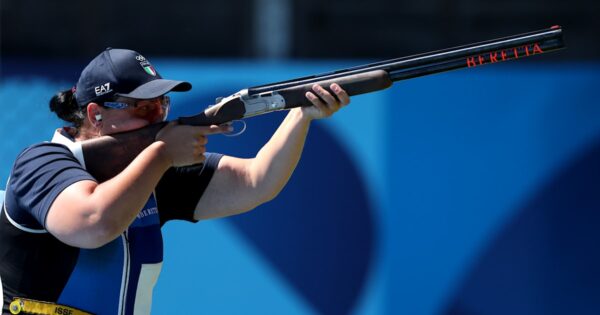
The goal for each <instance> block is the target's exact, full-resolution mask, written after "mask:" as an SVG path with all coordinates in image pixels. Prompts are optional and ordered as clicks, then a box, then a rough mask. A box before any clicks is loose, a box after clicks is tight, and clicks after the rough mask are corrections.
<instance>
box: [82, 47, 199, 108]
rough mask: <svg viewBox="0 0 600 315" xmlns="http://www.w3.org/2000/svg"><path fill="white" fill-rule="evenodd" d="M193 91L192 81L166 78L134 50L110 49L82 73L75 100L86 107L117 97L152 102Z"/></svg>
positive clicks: (95, 59) (97, 57)
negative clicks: (174, 92)
mask: <svg viewBox="0 0 600 315" xmlns="http://www.w3.org/2000/svg"><path fill="white" fill-rule="evenodd" d="M191 88H192V85H191V84H190V83H189V82H184V81H174V80H166V79H163V78H162V77H161V76H160V74H158V72H157V71H156V69H154V67H153V66H152V64H150V61H148V59H146V58H144V56H142V55H141V54H139V53H137V52H135V51H133V50H129V49H115V48H108V49H106V50H105V51H103V52H102V53H101V54H99V55H98V56H96V58H94V59H93V60H92V61H91V62H90V63H89V64H88V65H87V67H85V69H83V71H82V72H81V76H80V77H79V81H78V82H77V85H76V88H75V98H76V99H77V103H78V104H79V106H81V107H84V106H86V105H87V104H88V103H90V102H98V103H99V102H104V101H107V100H110V99H113V98H114V97H115V96H117V97H118V96H124V97H130V98H137V99H150V98H155V97H159V96H161V95H163V94H166V93H168V92H170V91H177V92H185V91H189V90H190V89H191Z"/></svg>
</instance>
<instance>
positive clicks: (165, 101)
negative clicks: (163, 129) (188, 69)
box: [102, 95, 171, 121]
mask: <svg viewBox="0 0 600 315" xmlns="http://www.w3.org/2000/svg"><path fill="white" fill-rule="evenodd" d="M130 100H132V101H133V104H132V103H129V102H126V101H122V100H121V101H112V102H104V103H103V104H102V106H104V107H107V108H110V109H127V108H138V106H139V105H138V103H139V102H144V101H152V102H153V103H154V102H156V101H160V107H161V108H162V111H163V117H162V121H166V120H167V117H168V116H169V109H170V108H171V97H169V96H168V95H162V96H159V97H157V98H152V99H133V98H132V99H130Z"/></svg>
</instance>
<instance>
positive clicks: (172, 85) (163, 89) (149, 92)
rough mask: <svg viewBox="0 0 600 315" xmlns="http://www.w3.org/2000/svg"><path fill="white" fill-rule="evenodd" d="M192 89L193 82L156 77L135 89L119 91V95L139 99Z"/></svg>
mask: <svg viewBox="0 0 600 315" xmlns="http://www.w3.org/2000/svg"><path fill="white" fill-rule="evenodd" d="M191 89H192V84H191V83H189V82H185V81H174V80H166V79H156V80H152V81H150V82H147V83H145V84H142V85H140V86H138V87H137V88H136V89H135V90H133V91H131V92H129V93H127V94H123V93H117V95H118V96H123V97H130V98H137V99H141V100H144V99H149V98H155V97H159V96H161V95H164V94H167V93H169V92H171V91H174V92H186V91H189V90H191Z"/></svg>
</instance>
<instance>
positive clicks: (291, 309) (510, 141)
mask: <svg viewBox="0 0 600 315" xmlns="http://www.w3.org/2000/svg"><path fill="white" fill-rule="evenodd" d="M3 62H4V65H3V67H4V69H6V70H5V72H4V73H3V74H2V81H1V86H0V103H1V104H2V108H3V115H2V117H1V118H0V121H1V123H0V134H1V135H2V137H3V139H4V144H5V145H4V147H3V148H4V150H3V151H2V152H0V180H2V181H3V182H5V181H6V178H7V176H8V173H9V169H10V166H11V163H12V160H13V159H14V157H15V156H16V154H17V153H18V152H19V151H20V150H21V149H22V148H23V147H25V146H26V145H27V144H30V143H33V142H36V141H42V140H46V139H49V138H50V136H51V134H52V131H53V129H54V128H56V127H58V126H60V122H59V121H58V120H57V119H55V118H53V117H52V116H51V115H50V114H49V113H48V110H47V101H48V100H49V98H50V96H51V95H52V94H53V93H54V92H56V91H57V90H59V89H64V88H67V87H70V86H71V85H72V84H73V82H74V81H75V80H76V77H77V75H78V73H77V71H78V70H79V69H81V67H82V64H77V63H63V64H60V65H57V64H56V63H46V62H45V61H43V60H41V61H40V60H8V61H6V60H3ZM153 62H154V64H155V65H156V67H157V68H158V69H159V71H160V72H161V74H162V75H163V76H165V77H172V78H179V79H185V80H188V81H191V82H192V83H193V85H194V89H193V91H192V92H190V93H186V94H174V95H173V98H174V103H175V104H176V105H175V108H174V111H173V116H172V117H176V116H178V115H184V114H191V113H194V112H196V111H198V110H201V109H203V108H204V107H205V106H206V105H208V104H210V103H211V102H212V100H213V99H214V98H215V97H217V96H225V95H228V94H231V93H233V92H235V91H237V90H239V89H241V88H244V87H248V86H252V85H258V84H263V83H268V82H272V81H276V80H283V79H288V78H292V77H295V76H301V75H307V74H312V73H319V72H323V71H327V70H333V69H337V68H341V67H345V66H349V65H355V64H358V63H360V62H330V61H327V62H311V63H301V62H286V63H283V62H282V63H276V62H273V63H260V62H252V63H249V62H248V63H246V62H239V61H235V62H234V61H227V60H221V61H215V60H210V61H201V60H199V61H194V60H179V59H162V60H153ZM599 82H600V65H598V64H594V63H568V64H567V63H565V64H547V63H543V62H542V61H539V60H535V61H533V62H519V63H508V64H503V65H496V66H493V67H484V68H478V69H473V70H469V71H467V70H462V71H457V72H452V73H446V74H440V75H436V76H430V77H425V78H419V79H414V80H410V81H406V82H399V83H397V84H395V85H394V86H393V87H392V88H391V89H388V90H386V91H383V92H380V93H374V94H369V95H364V96H359V97H355V98H353V100H352V104H351V105H350V106H349V107H348V108H346V109H344V110H343V111H341V112H340V113H338V114H337V115H336V116H335V117H333V118H332V119H329V120H324V121H318V122H316V123H315V124H314V125H313V127H312V128H311V132H310V135H309V139H308V142H307V145H306V148H305V152H304V156H303V159H302V161H301V162H300V165H299V166H298V169H297V171H296V173H295V174H294V176H293V177H292V179H291V181H290V183H289V185H288V186H287V187H286V189H285V190H284V191H283V192H282V193H281V195H280V196H279V197H278V198H277V199H276V200H274V201H272V202H270V203H268V204H266V205H264V206H261V207H259V208H257V209H256V210H254V211H252V212H250V213H247V214H244V215H241V216H237V217H233V218H227V219H219V220H212V221H206V222H200V223H198V224H195V225H192V224H188V223H179V222H173V223H169V224H168V225H167V226H166V227H165V229H164V235H165V256H166V257H165V262H164V267H163V273H162V275H161V278H160V279H159V282H158V285H157V287H156V289H155V302H154V307H153V310H154V312H153V313H155V314H165V313H169V312H172V313H205V314H241V313H245V314H597V313H599V312H600V302H599V301H598V299H596V297H597V296H600V285H599V284H598V283H600V272H599V271H598V266H599V265H600V255H599V254H598V249H597V248H598V245H599V244H600V232H599V229H598V226H600V225H599V223H600V214H599V213H598V209H599V207H598V206H599V205H600V195H599V194H598V191H599V189H598V188H600V181H599V179H598V178H599V176H598V175H600V169H599V167H598V161H600V106H598V105H599V104H598V100H597V99H598V93H597V90H598V84H599ZM282 118H283V114H272V115H267V116H262V117H256V118H251V119H248V120H247V123H248V128H249V129H248V131H247V132H246V133H244V134H243V135H241V136H239V137H235V138H228V137H224V136H214V137H212V138H211V139H210V143H209V150H211V151H216V152H223V153H226V154H233V155H238V156H245V157H249V156H252V155H253V154H254V153H255V152H256V151H257V150H258V149H259V148H260V145H261V144H262V143H264V142H265V141H267V140H268V138H269V136H270V134H271V133H272V132H273V131H274V130H275V128H276V127H277V125H278V123H279V122H280V121H281V119H282Z"/></svg>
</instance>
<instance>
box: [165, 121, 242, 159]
mask: <svg viewBox="0 0 600 315" xmlns="http://www.w3.org/2000/svg"><path fill="white" fill-rule="evenodd" d="M230 131H231V127H230V126H229V125H220V126H217V125H212V126H188V125H179V124H177V122H174V121H173V122H170V123H169V124H167V125H166V126H165V127H164V128H162V129H161V130H160V131H159V132H158V134H157V135H156V141H158V142H162V143H164V151H163V157H164V158H165V159H166V160H167V161H168V163H169V164H170V165H171V166H185V165H192V164H198V163H202V162H204V159H205V158H204V152H206V144H207V143H208V137H207V136H208V135H212V134H218V133H225V132H230Z"/></svg>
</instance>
